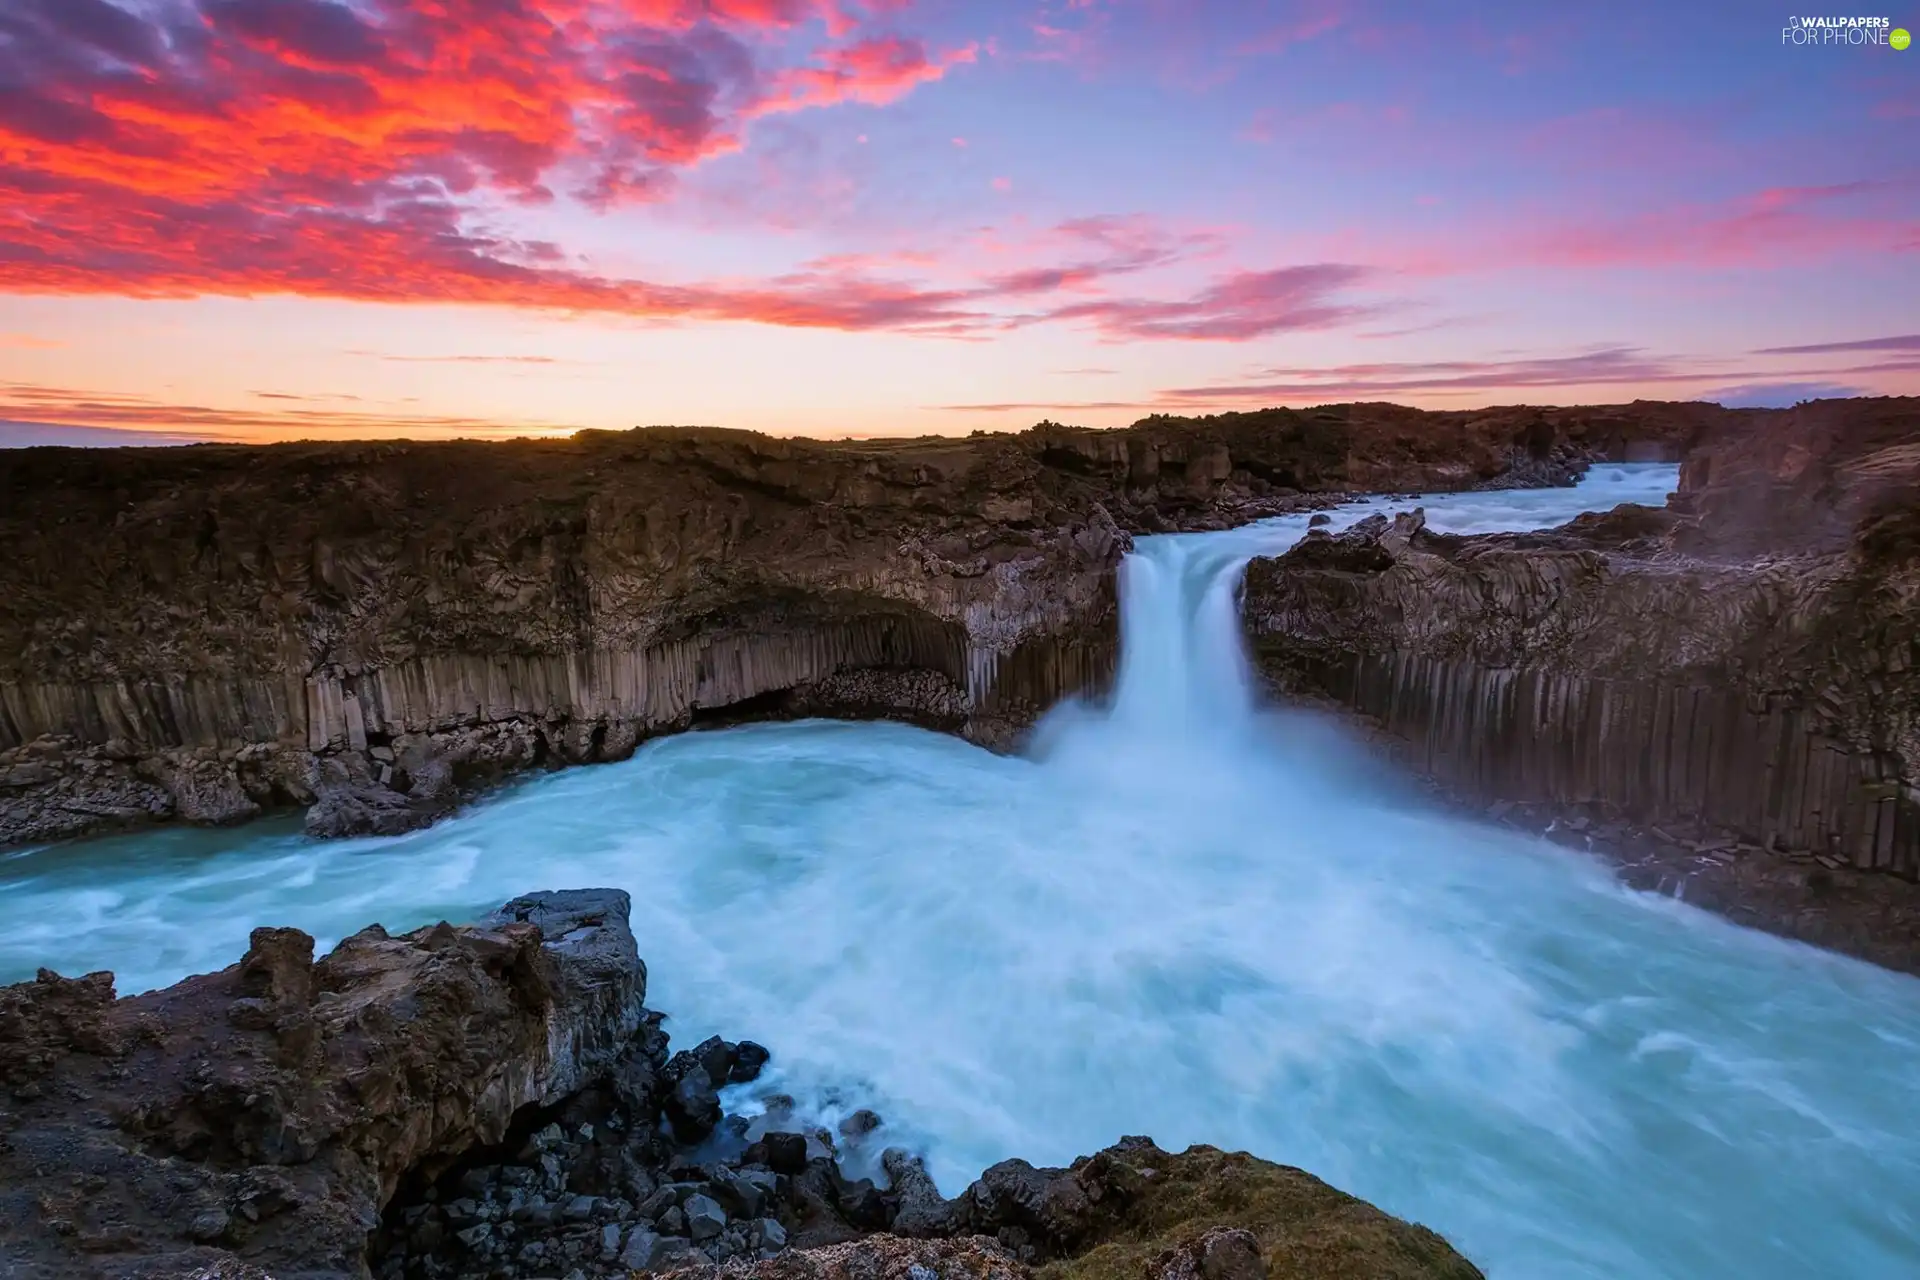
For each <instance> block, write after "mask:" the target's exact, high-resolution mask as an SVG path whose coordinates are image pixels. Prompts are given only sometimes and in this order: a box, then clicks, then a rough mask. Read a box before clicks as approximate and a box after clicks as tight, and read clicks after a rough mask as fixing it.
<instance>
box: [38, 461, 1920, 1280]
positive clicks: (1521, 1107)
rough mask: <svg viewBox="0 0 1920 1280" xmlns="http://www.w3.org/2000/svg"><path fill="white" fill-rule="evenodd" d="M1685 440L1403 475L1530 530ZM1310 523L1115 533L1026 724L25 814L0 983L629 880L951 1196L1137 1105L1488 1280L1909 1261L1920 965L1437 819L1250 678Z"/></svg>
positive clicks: (678, 1032) (1653, 472) (1083, 1139)
mask: <svg viewBox="0 0 1920 1280" xmlns="http://www.w3.org/2000/svg"><path fill="white" fill-rule="evenodd" d="M1673 480H1674V469H1673V468H1671V467H1662V466H1632V467H1629V466H1612V467H1600V468H1596V469H1595V470H1594V472H1593V473H1592V474H1591V475H1589V477H1588V478H1587V479H1586V481H1584V482H1583V483H1582V484H1581V485H1580V486H1579V487H1577V488H1573V489H1547V490H1526V491H1516V492H1503V493H1484V494H1460V495H1450V496H1445V497H1437V498H1429V499H1426V500H1425V505H1426V507H1427V512H1428V516H1429V521H1430V524H1431V525H1432V526H1433V527H1435V528H1439V529H1450V530H1455V531H1461V532H1472V531H1484V530H1492V529H1501V528H1529V527H1539V526H1544V525H1552V524H1557V523H1560V522H1562V521H1564V520H1566V519H1567V518H1569V517H1571V516H1573V515H1574V514H1576V513H1578V512H1580V511H1583V510H1590V509H1602V508H1606V507H1610V506H1612V505H1614V504H1615V503H1616V502H1620V501H1628V500H1634V501H1642V502H1650V503H1656V504H1657V503H1659V502H1661V501H1662V500H1663V499H1664V497H1665V494H1666V493H1667V491H1668V490H1669V489H1670V488H1671V487H1672V483H1673ZM1411 505H1413V504H1412V503H1410V502H1399V503H1395V502H1389V501H1385V500H1381V501H1376V502H1370V503H1365V504H1359V505H1356V506H1353V507H1348V508H1344V509H1342V510H1340V511H1338V512H1336V513H1334V516H1335V523H1336V525H1338V524H1344V523H1346V522H1349V521H1351V520H1353V519H1356V518H1358V517H1360V516H1362V515H1365V514H1368V513H1369V512H1371V511H1375V510H1393V509H1400V508H1403V507H1408V506H1411ZM1305 527H1306V517H1305V516H1299V517H1287V518H1284V519H1280V520H1274V521H1267V522H1264V523H1262V524H1260V525H1256V526H1250V527H1248V528H1246V529H1241V530H1236V531H1233V532H1230V533H1220V534H1196V535H1181V536H1172V537H1159V538H1147V539H1142V540H1141V541H1140V543H1139V545H1138V549H1137V550H1136V551H1135V553H1134V554H1133V555H1132V556H1131V557H1129V558H1128V560H1127V561H1126V562H1125V564H1124V565H1123V567H1122V581H1121V587H1122V611H1123V651H1122V660H1121V668H1120V676H1119V679H1118V681H1117V685H1116V688H1115V690H1114V693H1113V695H1112V697H1111V699H1110V700H1109V701H1108V702H1107V703H1106V704H1104V705H1097V706H1096V705H1090V704H1074V705H1067V706H1063V707H1060V708H1058V709H1056V710H1055V712H1054V713H1052V714H1051V715H1050V716H1049V717H1048V718H1047V720H1046V721H1045V722H1044V723H1043V724H1042V725H1041V726H1040V728H1039V729H1038V730H1037V731H1036V733H1035V735H1034V739H1033V742H1032V745H1031V747H1030V749H1029V751H1028V752H1027V754H1025V755H1023V756H1017V757H1008V756H997V755H992V754H990V753H988V752H985V751H982V750H978V749H976V748H974V747H971V746H969V745H967V744H966V743H964V742H961V741H959V740H957V739H953V738H947V737H942V736H939V735H936V734H931V733H925V732H921V731H918V730H914V729H908V728H903V727H900V726H897V725H888V724H844V723H835V722H826V721H810V722H803V723H798V724H785V725H755V726H752V727H748V728H740V729H729V730H723V731H713V732H697V733H690V734H685V735H682V736H679V737H673V738H667V739H662V740H659V741H655V742H652V743H649V744H648V745H647V746H646V747H645V748H643V749H642V750H641V751H640V752H639V754H638V755H636V756H635V757H634V758H633V759H631V760H629V761H626V762H624V763H620V764H613V765H604V766H596V767H592V768H579V769H572V770H568V771H565V772H561V773H557V774H552V775H548V776H543V777H540V778H538V779H535V780H531V781H527V782H524V783H522V784H520V785H517V786H514V787H511V788H508V789H506V790H503V791H502V792H500V793H498V794H497V795H496V796H494V797H493V798H491V799H490V800H488V801H486V802H485V803H482V804H480V805H478V806H476V807H474V808H473V809H471V810H470V811H468V812H466V813H464V814H463V815H461V816H459V817H457V818H454V819H452V820H450V821H447V822H444V823H442V824H440V825H439V826H436V827H434V828H432V829H430V830H427V831H423V832H417V833H415V834H413V835H409V836H405V837H401V838H398V839H390V840H358V841H351V842H340V843H317V842H314V841H311V840H308V839H306V838H304V837H303V836H301V835H299V834H297V832H296V830H295V829H294V827H293V826H292V825H291V824H289V823H285V822H274V823H258V824H255V825H252V826H248V827H244V828H240V829H237V830H228V831H205V830H189V829H184V828H183V829H166V830H159V831H155V832H151V833H145V834H140V835H133V836H123V837H115V838H110V839H101V840H95V841H91V842H86V843H81V844H74V845H64V846H59V847H56V848H48V849H43V850H30V851H27V852H25V853H22V854H17V855H15V856H13V857H12V858H10V859H7V860H5V861H0V980H4V981H14V980H19V979H22V978H25V977H30V976H31V975H32V973H33V970H34V968H35V967H36V966H38V965H47V966H50V967H53V968H56V969H59V970H61V971H63V972H66V973H79V972H83V971H85V970H89V969H98V968H111V969H114V970H115V971H116V972H118V973H119V975H120V980H121V986H122V989H123V990H139V989H143V988H147V987H151V986H155V985H158V984H163V983H167V982H171V981H173V980H175V979H177V978H179V977H180V976H182V975H184V974H187V973H191V972H195V971H200V970H206V969H212V968H218V967H220V966H222V965H225V964H229V963H231V962H232V961H233V960H235V959H236V958H237V957H238V956H239V955H240V953H241V951H242V950H243V949H244V947H245V944H246V934H247V931H248V929H249V928H250V927H252V926H254V925H259V924H289V925H298V926H299V927H301V928H304V929H307V930H309V931H310V932H312V933H314V934H315V935H316V936H317V937H318V938H319V939H320V941H321V944H322V945H323V946H326V945H330V944H331V943H332V942H333V941H335V940H337V939H338V938H340V937H341V936H342V935H343V934H345V933H347V932H350V931H352V930H354V929H357V928H359V927H360V926H362V925H365V924H367V923H369V922H371V921H375V920H378V921H381V922H382V923H384V924H386V925H387V926H388V927H389V928H392V929H402V928H410V927H413V926H416V925H419V924H422V923H425V922H429V921H433V920H437V919H440V918H443V917H444V918H449V919H453V920H461V919H467V918H471V917H473V916H474V915H476V914H478V913H479V912H480V911H482V910H484V909H486V908H488V907H491V906H493V905H495V904H497V903H499V902H501V901H503V900H505V899H506V898H508V897H510V896H512V895H514V894H517V893H520V892H523V891H526V890H529V889H536V888H559V887H574V886H594V885H614V886H619V887H622V888H625V889H628V890H630V891H631V892H632V894H633V897H634V930H635V933H636V934H637V935H638V936H639V939H640V949H641V954H642V955H644V956H645V957H646V959H647V962H648V965H649V967H650V969H651V971H652V989H651V994H650V998H649V1003H650V1004H651V1005H653V1006H654V1007H656V1008H662V1009H666V1010H669V1011H672V1012H673V1013H675V1014H676V1015H677V1017H676V1018H675V1020H674V1022H673V1023H671V1024H670V1027H671V1029H672V1031H673V1034H674V1038H675V1040H676V1041H677V1042H682V1043H691V1042H692V1040H694V1039H698V1038H699V1037H701V1036H703V1035H705V1034H707V1033H708V1032H709V1031H721V1032H724V1033H726V1034H728V1035H729V1036H736V1037H737V1036H743V1035H744V1036H751V1037H752V1038H754V1039H756V1040H759V1041H762V1042H764V1043H766V1044H767V1045H769V1046H771V1047H772V1048H773V1050H774V1053H775V1060H774V1066H775V1068H776V1069H775V1070H774V1071H773V1072H772V1073H770V1075H769V1077H768V1078H767V1079H766V1080H764V1081H762V1082H761V1083H759V1084H756V1085H753V1086H743V1087H744V1088H748V1089H763V1088H771V1089H778V1090H781V1091H785V1092H789V1093H792V1094H795V1095H796V1096H798V1097H799V1098H800V1099H801V1100H802V1103H803V1106H804V1107H806V1108H808V1109H811V1110H812V1111H813V1112H815V1113H817V1114H819V1115H821V1116H822V1117H823V1118H825V1119H832V1118H833V1117H834V1116H835V1114H836V1113H838V1112H844V1111H850V1110H852V1109H853V1108H855V1107H860V1106H871V1107H873V1108H874V1109H875V1110H877V1111H878V1112H879V1113H880V1114H881V1115H883V1116H884V1117H885V1118H886V1120H887V1122H888V1131H887V1132H888V1133H889V1134H890V1135H891V1137H892V1140H893V1141H894V1142H895V1143H898V1144H900V1145H909V1146H916V1147H919V1148H921V1149H923V1150H924V1151H926V1152H927V1153H928V1157H929V1159H928V1164H929V1167H930V1168H931V1169H932V1171H933V1172H934V1174H935V1176H936V1177H937V1178H938V1180H939V1182H940V1184H941V1186H942V1188H943V1189H944V1190H946V1191H947V1192H948V1193H949V1194H951V1193H954V1192H956V1191H958V1190H959V1189H960V1188H961V1187H962V1186H964V1185H965V1183H966V1182H967V1181H968V1180H969V1179H971V1178H972V1177H973V1176H974V1175H975V1174H977V1173H978V1172H979V1171H980V1169H981V1168H982V1167H983V1166H985V1165H986V1164H988V1163H991V1162H993V1161H996V1160H1000V1159H1003V1158H1005V1157H1007V1156H1012V1155H1019V1156H1023V1157H1025V1158H1027V1159H1029V1160H1031V1161H1033V1162H1034V1163H1036V1164H1043V1163H1061V1162H1065V1161H1067V1160H1069V1159H1071V1158H1072V1157H1073V1156H1075V1155H1078V1154H1082V1153H1085V1152H1089V1151H1093V1150H1096V1149H1098V1148H1100V1147H1103V1146H1105V1145H1107V1144H1109V1143H1111V1142H1112V1141H1114V1140H1115V1139H1116V1138H1118V1137H1119V1136H1120V1135H1122V1134H1129V1133H1143V1134H1150V1135H1152V1136H1153V1137H1154V1138H1155V1139H1157V1140H1158V1141H1159V1142H1160V1144H1161V1145H1162V1146H1165V1147H1170V1148H1175V1149H1177V1148H1180V1147H1182V1146H1185V1145H1186V1144H1188V1143H1193V1142H1205V1143H1210V1144H1213V1145H1216V1146H1224V1147H1229V1148H1244V1149H1246V1150H1249V1151H1252V1152H1254V1153H1255V1154H1258V1155H1261V1156H1265V1157H1267V1158H1270V1159H1273V1160H1278V1161H1283V1162H1285V1163H1288V1164H1295V1165H1300V1166H1302V1167H1304V1168H1307V1169H1309V1170H1311V1171H1313V1172H1314V1173H1316V1174H1318V1175H1320V1176H1321V1177H1323V1178H1325V1179H1327V1180H1328V1181H1329V1182H1332V1183H1333V1184H1335V1185H1336V1186H1339V1187H1341V1188H1342V1189H1344V1190H1347V1191H1351V1192H1353V1193H1354V1194H1356V1195H1360V1196H1363V1197H1365V1198H1367V1199H1369V1200H1372V1201H1373V1202H1374V1203H1376V1204H1378V1205H1380V1206H1381V1207H1382V1208H1384V1209H1386V1210H1388V1211H1390V1212H1392V1213H1396V1214H1399V1215H1402V1216H1404V1217H1408V1218H1411V1219H1414V1220H1416V1221H1419V1222H1423V1223H1425V1224H1426V1225H1428V1226H1431V1227H1433V1228H1435V1229H1437V1230H1439V1231H1441V1232H1443V1233H1445V1234H1446V1235H1447V1236H1448V1237H1449V1238H1450V1239H1451V1240H1452V1241H1453V1242H1454V1243H1455V1244H1456V1245H1457V1246H1458V1247H1459V1248H1460V1249H1461V1250H1462V1251H1463V1252H1464V1253H1466V1254H1467V1255H1468V1256H1469V1257H1471V1258H1473V1259H1474V1260H1475V1261H1476V1262H1478V1263H1479V1264H1480V1265H1481V1266H1482V1267H1484V1268H1485V1269H1486V1270H1487V1271H1488V1273H1489V1274H1490V1275H1491V1276H1493V1277H1496V1280H1536V1278H1540V1277H1556V1278H1557V1277H1590V1278H1592V1280H1649V1278H1671V1280H1703V1278H1718V1277H1725V1278H1727V1280H1762V1278H1773V1277H1779V1278H1781V1280H1879V1278H1881V1277H1886V1278H1887V1280H1896V1278H1905V1280H1911V1278H1912V1277H1916V1276H1920V1120H1916V1118H1915V1116H1916V1111H1915V1107H1916V1099H1920V981H1916V980H1914V979H1911V978H1907V977H1901V976H1897V975H1894V974H1891V973H1887V972H1884V971H1881V970H1877V969H1874V968H1872V967H1870V966H1867V965H1864V964H1861V963H1858V962H1855V961H1852V960H1848V959H1844V958H1841V957H1838V956H1833V955H1829V954H1825V953H1822V952H1817V951H1814V950H1812V949H1810V948H1807V947H1804V946H1801V945H1798V944H1795V943H1790V942H1785V941H1781V940H1779V939H1776V938H1772V937H1769V936H1766V935H1762V934H1759V933H1754V932H1750V931H1747V930H1744V929H1741V928H1738V927H1736V926H1734V925H1732V924H1729V923H1727V922H1725V921H1723V920H1721V919H1718V918H1716V917H1713V916H1709V915H1706V914H1704V913H1701V912H1699V911H1696V910H1694V909H1693V908H1691V907H1688V906H1685V905H1684V904H1681V903H1676V902H1674V901H1672V900H1670V899H1666V898H1661V897H1657V896H1652V895H1645V894H1639V893H1635V892H1631V891H1628V890H1626V889H1623V888H1621V887H1619V886H1618V885H1617V884H1616V883H1615V882H1614V881H1613V879H1612V878H1611V877H1610V876H1609V875H1608V874H1607V872H1606V871H1605V869H1604V868H1602V867H1601V866H1600V865H1599V864H1598V863H1597V862H1595V861H1593V860H1591V859H1589V858H1587V857H1585V856H1583V855H1580V854H1577V853H1572V852H1569V851H1566V850H1563V849H1560V848H1558V847H1556V846H1552V845H1549V844H1546V843H1543V842H1541V841H1537V840H1533V839H1529V838H1525V837H1521V836H1518V835H1515V834H1513V833H1512V832H1509V831H1505V830H1500V829H1494V828H1490V827H1487V826H1484V825H1480V824H1477V823H1474V822H1472V821H1467V820H1463V819H1460V818H1458V817H1455V816H1449V815H1445V814H1440V813H1436V812H1434V811H1433V810H1432V809H1431V808H1429V807H1427V806H1426V805H1425V804H1424V802H1423V801H1421V800H1420V799H1419V798H1418V796H1417V795H1416V793H1415V791H1414V789H1412V788H1411V787H1408V786H1406V785H1405V784H1404V782H1403V781H1402V780H1399V779H1396V778H1394V777H1392V776H1390V775H1389V773H1388V771H1387V770H1386V769H1385V768H1384V766H1382V765H1381V764H1379V763H1377V762H1376V761H1374V760H1373V759H1371V758H1369V757H1368V756H1366V755H1365V754H1364V753H1363V752H1361V751H1360V750H1359V749H1358V748H1357V747H1356V746H1354V745H1353V744H1352V743H1351V742H1350V741H1349V740H1348V739H1347V738H1346V737H1345V736H1344V735H1343V733H1342V732H1341V731H1340V730H1338V729H1337V728H1335V727H1334V726H1332V725H1330V724H1328V723H1326V722H1324V721H1321V720H1319V719H1315V718H1311V717H1307V716H1305V715H1302V714H1299V713H1289V712H1283V711H1278V710H1274V709H1271V708H1266V707H1262V706H1261V705H1259V703H1258V702H1257V700H1256V698H1255V696H1254V694H1253V691H1252V684H1251V681H1250V679H1249V675H1248V671H1247V665H1246V659H1245V656H1244V654H1243V652H1242V649H1241V644H1240V638H1239V637H1240V631H1239V623H1238V618H1237V613H1236V601H1235V588H1236V584H1237V582H1238V579H1239V575H1240V571H1241V568H1242V566H1243V564H1244V562H1245V560H1246V558H1247V557H1248V556H1250V555H1252V554H1256V553H1259V552H1262V551H1268V552H1271V551H1278V550H1280V549H1283V548H1285V547H1286V546H1288V545H1290V544H1291V543H1292V542H1294V541H1295V540H1297V539H1298V538H1299V537H1300V536H1301V534H1302V533H1303V532H1304V530H1305Z"/></svg>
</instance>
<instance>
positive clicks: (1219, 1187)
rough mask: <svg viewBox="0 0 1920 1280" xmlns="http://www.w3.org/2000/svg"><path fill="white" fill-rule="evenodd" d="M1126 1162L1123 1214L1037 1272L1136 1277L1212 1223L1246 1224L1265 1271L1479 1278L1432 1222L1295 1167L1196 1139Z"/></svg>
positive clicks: (1382, 1279)
mask: <svg viewBox="0 0 1920 1280" xmlns="http://www.w3.org/2000/svg"><path fill="white" fill-rule="evenodd" d="M1128 1163H1130V1164H1133V1165H1134V1166H1135V1167H1137V1168H1138V1169H1139V1170H1140V1171H1141V1172H1142V1173H1143V1174H1145V1173H1146V1172H1147V1171H1148V1170H1149V1169H1150V1170H1152V1175H1151V1176H1150V1177H1148V1178H1147V1179H1146V1182H1145V1185H1144V1187H1143V1189H1142V1190H1141V1191H1140V1192H1139V1193H1138V1195H1137V1198H1134V1199H1132V1200H1131V1201H1130V1202H1129V1204H1128V1206H1127V1210H1126V1212H1125V1213H1124V1215H1121V1216H1119V1218H1118V1219H1117V1220H1115V1221H1113V1222H1111V1223H1110V1224H1109V1225H1108V1226H1106V1227H1104V1228H1103V1229H1102V1230H1101V1231H1100V1232H1098V1233H1097V1234H1096V1235H1095V1237H1094V1244H1093V1247H1091V1248H1089V1249H1085V1250H1083V1251H1082V1252H1080V1253H1079V1254H1077V1255H1076V1256H1074V1257H1072V1258H1069V1259H1064V1260H1060V1261H1056V1262H1053V1263H1050V1264H1048V1265H1047V1266H1045V1267H1043V1268H1041V1269H1039V1270H1038V1271H1037V1272H1036V1273H1035V1274H1036V1277H1037V1280H1144V1278H1145V1277H1148V1276H1150V1275H1152V1274H1153V1271H1152V1266H1153V1263H1154V1261H1155V1260H1156V1259H1157V1258H1158V1257H1159V1256H1160V1254H1161V1253H1162V1252H1164V1251H1165V1250H1168V1249H1172V1248H1175V1247H1177V1246H1179V1245H1181V1244H1183V1243H1185V1242H1186V1241H1189V1240H1191V1239H1193V1238H1195V1237H1197V1236H1199V1235H1202V1234H1203V1233H1205V1232H1206V1231H1208V1230H1209V1229H1211V1228H1214V1227H1238V1228H1241V1229H1244V1230H1246V1231H1250V1232H1252V1233H1253V1234H1254V1236H1255V1237H1256V1238H1257V1239H1258V1240H1259V1242H1260V1253H1261V1257H1262V1259H1263V1260H1264V1261H1265V1263H1266V1267H1267V1276H1268V1280H1485V1277H1484V1275H1483V1274H1482V1272H1481V1271H1480V1269H1479V1268H1478V1267H1476V1266H1474V1265H1473V1264H1472V1263H1471V1262H1468V1261H1467V1260H1466V1259H1465V1258H1463V1257H1461V1256H1460V1254H1458V1253H1457V1252H1455V1251H1454V1249H1453V1247H1452V1246H1451V1245H1449V1244H1448V1243H1447V1242H1446V1241H1445V1240H1444V1239H1442V1238H1441V1237H1440V1236H1439V1235H1438V1234H1436V1233H1435V1232H1432V1231H1429V1230H1428V1229H1427V1228H1425V1227H1421V1226H1416V1225H1414V1224H1412V1223H1409V1222H1403V1221H1401V1220H1400V1219H1398V1218H1395V1217H1392V1216H1390V1215H1388V1214H1386V1213H1383V1212H1381V1211H1380V1210H1378V1209H1376V1208H1374V1207H1373V1206H1372V1205H1370V1204H1368V1203H1366V1202H1365V1201H1363V1200H1358V1199H1355V1198H1354V1197H1353V1196H1350V1195H1347V1194H1345V1193H1344V1192H1341V1191H1336V1190H1335V1189H1334V1188H1332V1187H1330V1186H1328V1185H1327V1184H1326V1183H1324V1182H1322V1181H1320V1180H1319V1179H1318V1178H1316V1177H1314V1176H1313V1175H1312V1174H1310V1173H1307V1172H1305V1171H1303V1170H1300V1169H1294V1168H1290V1167H1288V1166H1285V1165H1277V1164H1270V1163H1268V1162H1267V1161H1264V1160H1257V1159H1255V1158H1254V1157H1252V1156H1250V1155H1247V1154H1245V1153H1243V1152H1226V1151H1220V1150H1218V1149H1216V1148H1214V1147H1201V1146H1196V1147H1192V1148H1190V1149H1188V1150H1187V1151H1185V1152H1182V1153H1181V1154H1179V1155H1170V1154H1167V1153H1165V1152H1149V1151H1142V1152H1139V1153H1138V1154H1137V1155H1131V1156H1130V1157H1129V1158H1128Z"/></svg>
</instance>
